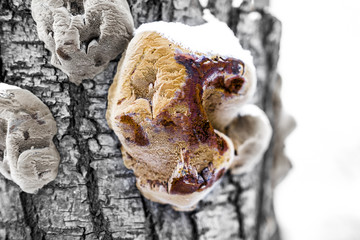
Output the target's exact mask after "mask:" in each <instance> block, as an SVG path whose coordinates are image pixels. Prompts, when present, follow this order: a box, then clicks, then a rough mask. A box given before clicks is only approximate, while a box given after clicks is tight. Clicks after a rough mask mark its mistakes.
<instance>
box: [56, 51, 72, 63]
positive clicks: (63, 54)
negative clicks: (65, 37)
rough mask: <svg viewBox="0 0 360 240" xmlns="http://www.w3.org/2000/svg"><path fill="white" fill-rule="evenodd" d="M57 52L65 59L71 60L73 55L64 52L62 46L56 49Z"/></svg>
mask: <svg viewBox="0 0 360 240" xmlns="http://www.w3.org/2000/svg"><path fill="white" fill-rule="evenodd" d="M56 53H57V54H58V55H59V57H61V58H62V59H64V60H71V57H70V56H69V55H68V54H66V53H64V51H63V49H62V48H58V49H57V50H56Z"/></svg>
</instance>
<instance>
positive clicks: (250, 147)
mask: <svg viewBox="0 0 360 240" xmlns="http://www.w3.org/2000/svg"><path fill="white" fill-rule="evenodd" d="M224 133H225V134H226V135H227V136H228V137H229V138H230V139H231V140H232V141H233V144H234V148H235V158H234V161H233V164H232V166H231V168H232V170H231V173H233V174H240V173H243V172H246V171H249V170H251V169H252V168H253V167H254V166H255V165H256V164H257V163H258V162H259V161H260V160H261V158H262V156H263V154H264V152H265V151H266V149H267V148H268V146H269V143H270V140H271V136H272V128H271V125H270V122H269V119H268V118H267V116H266V115H265V113H264V112H263V111H262V110H261V109H260V108H259V107H257V106H255V105H252V104H248V105H245V106H243V107H241V108H239V109H238V111H237V116H236V117H235V118H233V120H232V121H231V122H230V123H229V124H228V125H227V126H226V127H225V130H224Z"/></svg>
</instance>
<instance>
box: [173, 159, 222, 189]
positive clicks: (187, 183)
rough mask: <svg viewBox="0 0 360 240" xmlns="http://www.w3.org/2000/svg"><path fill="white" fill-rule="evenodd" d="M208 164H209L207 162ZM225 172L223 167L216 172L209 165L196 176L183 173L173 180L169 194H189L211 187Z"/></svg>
mask: <svg viewBox="0 0 360 240" xmlns="http://www.w3.org/2000/svg"><path fill="white" fill-rule="evenodd" d="M209 165H210V164H209ZM224 173H225V168H222V169H221V170H219V171H217V172H216V169H213V170H211V167H210V166H209V167H205V168H204V169H203V170H202V171H201V172H200V174H198V175H197V176H195V175H193V174H185V175H184V176H182V177H180V178H178V179H175V180H173V182H172V185H171V189H170V194H181V195H183V194H191V193H194V192H196V191H198V192H201V191H203V190H205V189H207V188H209V187H211V186H212V185H213V184H214V183H215V182H216V181H217V180H219V179H220V178H221V177H222V176H223V175H224Z"/></svg>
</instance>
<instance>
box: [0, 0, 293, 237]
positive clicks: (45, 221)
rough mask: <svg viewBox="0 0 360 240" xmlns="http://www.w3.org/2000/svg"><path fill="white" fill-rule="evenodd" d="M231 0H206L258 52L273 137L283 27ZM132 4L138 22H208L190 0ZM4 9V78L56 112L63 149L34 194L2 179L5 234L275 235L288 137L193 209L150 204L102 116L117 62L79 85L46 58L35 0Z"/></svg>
mask: <svg viewBox="0 0 360 240" xmlns="http://www.w3.org/2000/svg"><path fill="white" fill-rule="evenodd" d="M231 2H232V1H231V0H210V2H209V5H208V7H209V9H210V10H211V12H212V13H213V14H214V15H215V16H217V17H218V18H219V19H220V20H222V21H224V22H226V23H228V25H229V26H230V28H231V29H232V30H234V32H235V34H236V36H237V37H239V39H240V42H241V44H242V46H243V47H244V48H246V49H249V50H250V51H251V52H252V54H253V56H254V61H255V65H256V67H257V75H258V90H257V94H256V98H255V99H256V100H255V102H256V103H257V104H258V105H259V106H260V107H261V108H262V109H263V110H264V111H265V112H266V113H267V115H268V116H269V119H270V120H271V122H272V125H273V128H274V132H275V137H274V138H273V139H275V138H276V135H277V134H279V132H280V129H279V124H278V121H277V119H278V118H279V114H280V113H279V111H280V110H279V109H281V104H280V103H279V99H278V88H277V85H278V84H279V79H280V78H279V77H278V75H277V61H278V57H279V43H280V32H281V24H280V22H279V21H278V20H277V19H275V18H274V17H273V16H271V15H270V14H269V13H268V12H267V11H266V10H264V8H262V7H258V8H256V9H254V8H252V7H251V5H250V4H248V3H247V2H244V3H243V4H242V5H241V7H240V8H233V7H231ZM129 5H130V7H131V11H132V15H133V18H134V22H135V26H136V27H138V26H139V25H140V24H142V23H145V22H151V21H158V20H163V21H180V22H184V23H186V24H189V25H198V24H201V23H203V20H202V18H201V16H202V10H203V9H202V7H201V5H200V4H199V3H198V1H194V0H193V1H191V0H162V1H155V0H145V1H143V0H129ZM0 6H1V14H0V31H1V36H0V38H1V51H0V57H1V58H0V64H1V78H0V81H1V82H5V83H8V84H13V85H17V86H20V87H22V88H25V89H28V90H30V91H31V92H32V93H34V94H35V95H36V96H37V97H39V98H40V99H41V100H42V101H43V102H44V103H45V104H46V105H47V106H48V107H49V108H50V110H51V112H52V113H53V115H54V117H55V119H56V122H57V127H58V133H57V135H56V137H55V138H54V142H55V144H56V146H57V148H58V150H59V152H60V155H61V163H60V166H59V174H58V176H57V178H56V180H55V181H53V182H51V183H50V184H48V185H46V186H45V187H44V188H43V189H41V190H40V191H39V192H38V193H37V194H34V195H32V194H27V193H24V192H22V191H21V190H20V189H19V187H18V186H16V185H15V184H14V183H12V182H10V181H8V180H6V179H5V178H4V177H2V176H0V239H11V240H13V239H14V240H16V239H33V240H38V239H46V240H50V239H86V240H88V239H243V240H245V239H246V240H250V239H254V240H262V239H279V234H278V228H277V224H276V219H275V216H274V211H273V206H272V204H273V187H274V182H276V179H277V178H280V177H282V176H275V175H274V174H273V173H274V172H276V171H275V170H276V169H278V168H279V166H280V165H281V166H283V165H284V162H282V163H278V162H279V161H275V160H276V159H275V158H274V156H275V155H276V153H275V152H274V149H280V150H278V151H282V147H277V146H278V145H279V144H280V145H279V146H283V138H280V139H282V140H281V141H282V142H278V141H276V142H275V141H272V143H271V146H270V147H269V149H268V151H267V152H266V154H265V156H264V158H263V161H262V162H261V163H260V164H258V166H256V167H255V169H254V170H253V171H252V172H251V173H250V174H243V175H238V176H235V175H231V174H230V173H227V174H226V176H225V177H224V179H223V180H222V182H221V184H220V185H219V186H218V187H216V189H214V191H213V192H212V193H211V194H210V195H208V196H207V197H206V198H205V199H204V200H203V201H202V202H200V204H199V206H198V207H197V209H196V210H195V211H193V212H188V213H181V212H176V211H174V210H173V209H172V208H171V207H170V206H168V205H161V204H157V203H154V202H150V201H148V200H147V199H145V198H143V197H142V196H141V195H140V193H139V191H138V190H137V188H136V186H135V177H134V175H133V173H132V171H130V170H128V169H127V168H126V167H125V166H124V164H123V162H122V159H121V152H120V150H119V146H120V143H119V141H118V139H117V137H116V136H115V134H114V133H113V132H112V131H111V130H110V129H109V127H108V125H107V123H106V120H105V111H106V102H107V90H108V88H109V86H110V84H111V82H112V78H113V76H114V75H115V71H116V66H117V62H118V60H119V58H117V59H115V60H113V61H112V62H111V63H110V64H109V66H108V67H107V69H106V70H105V71H104V72H102V73H100V74H99V75H98V76H96V77H95V78H94V79H88V80H84V81H83V83H82V84H81V85H80V86H76V85H74V84H73V83H71V82H69V81H68V78H67V76H66V75H65V74H64V73H62V72H61V71H60V70H58V69H56V68H54V67H53V66H52V65H51V64H50V63H49V61H50V53H49V52H48V51H47V50H46V49H45V48H44V44H43V43H42V42H41V41H40V40H39V39H38V37H37V33H36V26H35V23H34V20H33V19H32V17H31V10H30V0H26V1H22V0H1V1H0ZM204 41H206V39H204ZM276 109H277V110H276ZM280 112H281V111H280ZM274 162H277V165H273V163H274ZM285 162H286V161H285ZM286 164H287V163H285V165H286ZM281 166H280V167H281ZM286 171H287V168H285V170H284V171H282V172H286ZM277 175H279V174H277ZM274 179H275V180H274Z"/></svg>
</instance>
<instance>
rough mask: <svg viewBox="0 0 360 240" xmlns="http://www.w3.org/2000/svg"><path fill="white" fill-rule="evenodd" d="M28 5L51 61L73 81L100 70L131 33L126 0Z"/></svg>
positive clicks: (35, 0)
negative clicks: (50, 54)
mask: <svg viewBox="0 0 360 240" xmlns="http://www.w3.org/2000/svg"><path fill="white" fill-rule="evenodd" d="M31 9H32V16H33V18H34V20H35V21H36V23H37V30H38V34H39V38H40V39H41V40H42V41H44V43H45V47H46V48H47V49H48V50H49V51H50V52H51V53H52V56H51V64H53V65H54V66H55V67H57V68H59V69H61V70H62V71H63V72H65V73H66V74H67V75H68V76H69V78H70V81H72V82H74V83H75V84H80V83H81V81H82V80H83V79H85V78H93V77H94V76H95V75H96V74H98V73H99V72H101V71H103V70H104V69H105V67H106V66H107V64H108V63H109V61H110V60H112V59H114V58H115V57H116V56H117V55H119V54H120V53H121V52H122V51H123V50H124V49H125V48H126V46H127V44H128V42H129V40H130V39H131V37H132V34H133V29H134V23H133V20H132V16H131V13H130V8H129V5H128V3H127V1H126V0H108V1H106V0H87V1H83V0H32V4H31Z"/></svg>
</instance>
